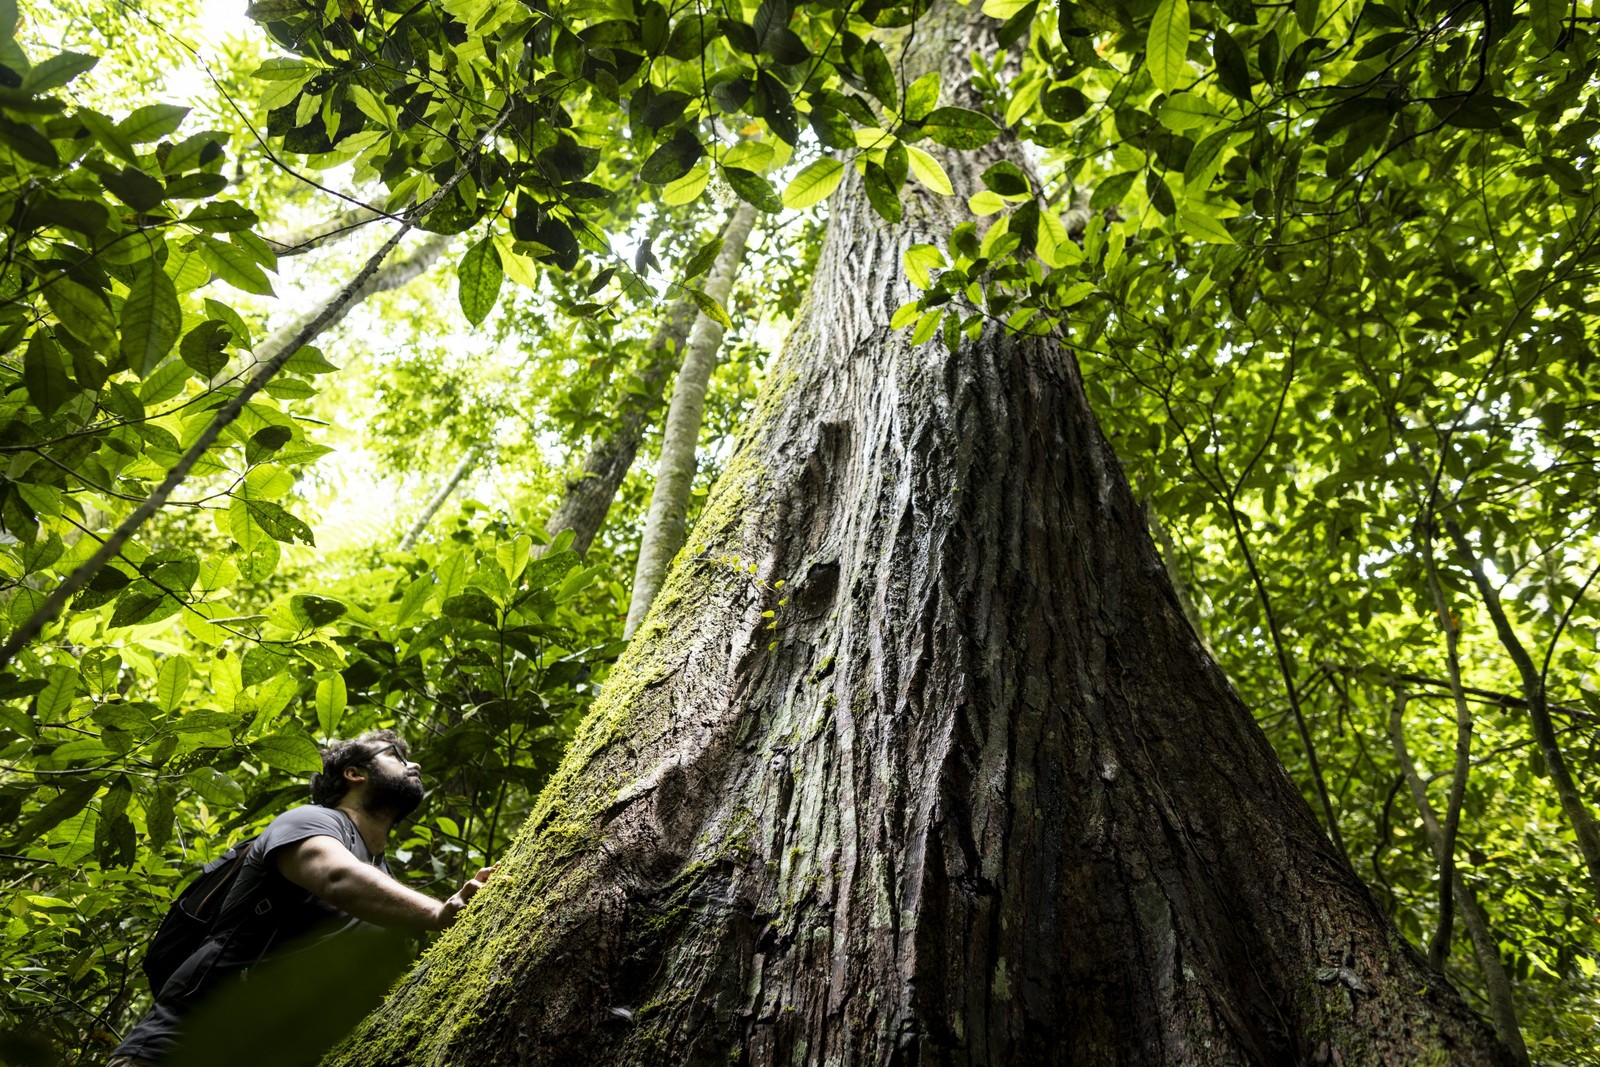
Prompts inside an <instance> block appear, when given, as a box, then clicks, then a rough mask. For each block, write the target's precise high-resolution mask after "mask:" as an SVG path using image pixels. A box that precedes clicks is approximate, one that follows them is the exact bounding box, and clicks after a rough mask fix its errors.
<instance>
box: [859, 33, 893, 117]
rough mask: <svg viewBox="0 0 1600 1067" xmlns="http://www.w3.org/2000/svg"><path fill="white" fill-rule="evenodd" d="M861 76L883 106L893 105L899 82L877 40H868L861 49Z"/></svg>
mask: <svg viewBox="0 0 1600 1067" xmlns="http://www.w3.org/2000/svg"><path fill="white" fill-rule="evenodd" d="M861 77H862V78H863V79H864V80H865V81H866V83H867V89H868V90H869V91H870V92H871V93H872V95H873V96H875V97H877V98H878V99H879V100H881V101H882V102H883V104H884V106H885V107H891V108H892V107H894V106H895V103H896V101H898V100H899V97H900V84H899V81H898V80H897V79H896V78H895V75H894V67H893V66H891V65H890V63H889V57H888V56H886V55H884V54H883V46H882V45H880V44H878V42H877V41H868V42H867V46H866V48H864V49H862V51H861Z"/></svg>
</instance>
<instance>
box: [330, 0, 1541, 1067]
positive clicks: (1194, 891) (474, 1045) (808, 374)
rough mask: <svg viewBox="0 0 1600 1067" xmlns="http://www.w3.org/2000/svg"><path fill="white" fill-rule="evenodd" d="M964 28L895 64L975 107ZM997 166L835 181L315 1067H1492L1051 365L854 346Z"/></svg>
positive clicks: (948, 165)
mask: <svg viewBox="0 0 1600 1067" xmlns="http://www.w3.org/2000/svg"><path fill="white" fill-rule="evenodd" d="M997 26H998V24H997V23H993V22H992V21H989V20H984V19H981V18H980V17H979V16H978V12H977V5H973V6H972V7H971V8H959V7H956V6H955V5H937V6H935V7H934V9H933V10H932V11H931V12H929V13H928V14H927V15H926V16H924V19H923V20H922V22H921V23H920V24H919V25H918V27H917V35H916V38H917V40H918V41H919V42H924V43H925V45H926V50H925V51H924V52H923V53H921V54H919V55H913V56H911V57H908V59H907V61H906V63H905V64H904V69H903V74H904V76H905V77H906V78H907V79H910V78H913V77H915V76H916V75H917V74H919V73H921V72H922V71H924V70H927V69H929V68H930V67H933V66H935V65H939V66H942V68H943V69H942V77H943V84H944V86H945V88H946V94H945V100H944V102H945V103H953V104H961V105H966V106H982V105H981V102H980V101H979V100H978V98H977V94H976V92H975V91H973V90H972V89H971V88H970V86H969V84H968V80H969V78H970V77H971V71H972V65H971V63H970V61H969V58H968V57H969V56H970V55H971V53H972V52H973V51H974V50H980V51H982V52H984V53H988V54H992V53H993V48H994V45H993V41H992V38H991V36H990V34H991V32H992V30H991V28H990V27H997ZM930 60H932V61H933V62H930ZM1004 147H1005V146H1003V145H996V146H994V147H993V148H992V149H990V150H986V151H981V152H975V153H972V154H970V155H968V156H965V157H961V158H949V157H947V158H945V159H944V160H943V162H944V165H945V169H946V170H947V171H948V172H949V173H950V177H951V179H952V182H953V184H954V186H955V189H956V192H957V195H956V196H954V197H951V198H937V199H936V198H933V197H931V195H928V196H925V195H924V194H922V193H921V192H908V193H907V197H908V199H909V200H910V203H908V204H907V221H906V222H905V223H904V224H902V225H898V226H886V225H885V224H883V223H882V222H881V221H880V220H879V219H878V218H877V217H876V215H875V214H873V212H872V211H871V209H870V207H869V206H868V203H867V200H866V197H865V194H864V191H863V189H862V185H861V182H860V179H859V178H858V177H857V176H856V175H855V174H854V173H853V172H847V175H846V179H845V182H844V184H843V185H842V186H841V188H840V191H839V192H838V193H836V194H835V196H834V198H833V200H832V202H831V204H830V212H829V230H828V236H827V238H826V242H825V245H824V247H823V249H822V252H821V255H820V258H819V263H818V268H817V274H816V276H815V279H814V281H813V284H812V289H811V294H810V296H809V298H808V300H807V303H806V305H805V308H804V309H803V311H802V313H801V315H800V317H799V319H798V321H797V323H796V325H795V329H794V332H793V335H792V337H791V341H790V343H789V344H788V345H787V346H786V347H785V349H784V351H783V352H782V353H781V354H780V355H779V356H778V357H777V359H776V360H775V361H774V365H773V366H772V368H771V369H770V371H769V373H768V375H767V379H766V384H765V386H764V388H763V393H762V397H761V399H760V401H759V404H758V409H757V412H756V414H755V415H754V417H753V421H752V423H751V425H750V427H749V430H748V433H747V436H746V438H745V439H744V441H743V444H742V446H741V447H740V449H739V451H738V452H737V454H736V455H735V456H734V458H733V459H732V460H731V461H730V463H729V465H728V468H727V469H726V470H725V471H724V473H723V475H722V477H721V478H720V479H719V480H718V483H717V486H716V488H715V489H714V490H713V492H712V495H711V499H710V500H709V502H708V504H707V507H706V510H705V512H704V514H703V515H702V517H701V519H700V521H699V522H698V523H697V524H696V526H695V529H694V531H693V533H692V535H691V537H690V540H689V542H688V544H687V545H686V546H685V548H684V550H683V552H682V553H681V554H680V556H679V559H678V563H677V565H676V566H675V567H674V568H673V569H672V571H671V572H670V573H669V575H668V578H667V581H666V583H665V584H664V586H663V587H662V589H661V591H660V593H659V594H658V596H657V598H656V601H655V604H654V606H653V607H652V609H651V612H650V615H649V617H648V618H647V619H646V621H645V622H644V624H643V625H642V626H641V627H640V628H639V631H638V633H637V634H636V635H635V639H634V641H633V642H632V643H631V644H630V646H629V648H628V651H627V652H625V653H624V655H623V658H622V659H621V660H620V661H619V662H618V664H617V665H616V667H615V668H614V669H613V671H612V674H611V675H610V678H609V680H608V682H607V685H606V689H605V691H604V693H603V694H602V695H601V697H600V699H599V701H598V702H597V704H596V706H595V709H594V711H593V712H592V713H591V715H590V716H589V718H588V719H587V720H586V722H585V724H584V726H583V728H582V729H581V730H580V732H579V735H578V737H577V739H576V740H575V741H574V743H573V745H572V747H571V748H570V749H569V751H568V754H567V756H566V759H565V760H564V762H563V764H562V767H561V769H560V771H558V772H557V775H556V776H555V778H554V779H553V780H552V782H551V784H550V785H549V786H548V787H547V788H546V790H545V791H544V793H543V794H542V795H541V797H540V800H539V803H538V806H537V807H536V809H535V811H534V812H533V814H532V815H531V816H530V817H529V819H528V821H527V823H526V824H525V826H524V827H523V830H522V832H521V834H520V835H519V837H518V839H517V841H516V842H515V843H514V844H513V845H512V846H511V847H510V848H509V849H508V850H507V852H506V853H505V855H504V856H503V858H502V859H501V861H500V874H499V876H497V878H496V879H495V880H494V881H493V882H491V883H490V884H489V886H488V887H487V889H485V890H484V894H483V896H481V897H480V898H479V903H478V904H477V905H475V906H474V907H473V908H472V909H469V910H468V911H467V912H466V913H465V915H464V917H463V919H462V921H461V922H460V923H458V924H457V925H456V926H455V927H454V928H453V929H452V930H450V931H449V932H447V933H446V934H445V935H444V936H443V937H442V938H441V939H440V941H439V942H438V943H437V944H436V945H435V946H434V947H433V949H432V950H431V951H430V952H429V954H428V955H427V956H426V957H425V958H424V959H423V961H422V963H421V964H420V965H419V967H418V968H417V969H416V970H415V971H414V972H413V973H412V975H411V976H410V977H409V978H408V979H407V980H406V981H404V982H403V983H402V984H401V985H400V986H399V987H397V989H396V990H395V991H394V993H393V994H392V995H391V997H390V999H389V1001H388V1002H387V1004H386V1005H385V1006H384V1008H383V1009H382V1010H380V1011H379V1012H378V1013H376V1014H375V1015H373V1016H372V1017H371V1018H369V1019H368V1020H367V1022H366V1023H364V1024H363V1025H362V1026H361V1027H359V1028H358V1029H357V1030H356V1031H355V1033H353V1034H352V1035H351V1036H350V1037H349V1038H348V1039H347V1040H346V1042H345V1043H344V1044H343V1045H341V1046H340V1048H339V1049H338V1050H336V1051H335V1053H334V1054H333V1055H332V1057H331V1058H330V1060H329V1061H327V1062H329V1063H330V1064H335V1065H354V1064H363V1065H386V1067H387V1065H400V1064H406V1065H414V1067H422V1065H428V1067H435V1065H453V1064H461V1065H467V1064H471V1065H473V1067H494V1065H499V1064H558V1063H559V1064H654V1063H676V1064H713V1063H721V1064H725V1063H729V1062H738V1063H746V1064H753V1065H766V1064H778V1063H783V1064H789V1063H806V1064H810V1063H838V1064H851V1065H854V1064H861V1065H875V1064H884V1065H887V1064H906V1065H909V1064H945V1063H951V1064H1034V1063H1063V1064H1064V1063H1081V1064H1094V1065H1097V1067H1098V1065H1119V1064H1130V1065H1131V1064H1139V1065H1144V1064H1174V1063H1252V1064H1277V1063H1305V1064H1319V1063H1322V1064H1329V1063H1344V1064H1357V1063H1362V1064H1366V1063H1384V1064H1402V1063H1430V1064H1434V1063H1444V1062H1448V1063H1452V1064H1490V1063H1507V1062H1510V1060H1509V1058H1508V1057H1507V1054H1506V1053H1505V1052H1504V1050H1502V1049H1500V1048H1499V1047H1498V1045H1497V1044H1496V1042H1495V1040H1494V1038H1493V1036H1492V1034H1490V1033H1489V1032H1488V1030H1487V1028H1486V1027H1485V1026H1484V1025H1483V1024H1482V1022H1481V1020H1479V1019H1477V1018H1476V1016H1474V1015H1473V1014H1472V1013H1471V1012H1470V1011H1469V1010H1468V1009H1467V1008H1466V1007H1465V1005H1464V1004H1463V1003H1462V1002H1461V1000H1460V998H1459V997H1458V996H1457V995H1456V994H1455V992H1454V991H1453V990H1452V989H1451V988H1450V987H1449V986H1448V985H1447V984H1446V983H1445V982H1444V981H1443V980H1442V979H1441V978H1440V977H1439V976H1438V975H1437V974H1436V973H1434V972H1432V971H1431V970H1430V969H1429V968H1428V967H1427V965H1426V963H1425V961H1423V960H1422V959H1421V958H1420V957H1419V956H1418V955H1417V954H1416V952H1415V951H1414V950H1413V949H1412V948H1411V947H1410V946H1408V945H1407V944H1406V943H1405V942H1404V940H1403V939H1402V938H1401V937H1400V936H1399V935H1398V934H1397V933H1396V932H1395V930H1394V929H1393V927H1392V926H1391V925H1390V924H1389V923H1388V921H1387V920H1386V919H1385V917H1384V916H1383V913H1382V910H1381V909H1380V908H1379V906H1378V905H1377V903H1376V901H1375V900H1374V899H1373V898H1372V896H1371V894H1370V893H1369V892H1368V891H1367V890H1366V888H1365V887H1364V886H1363V885H1362V884H1361V882H1360V880H1359V879H1357V877H1356V876H1355V873H1354V872H1353V871H1352V870H1351V869H1350V867H1349V865H1348V863H1347V862H1346V861H1345V860H1344V859H1343V858H1342V857H1341V856H1340V855H1339V853H1338V852H1337V851H1336V850H1335V849H1334V848H1333V847H1332V845H1331V844H1330V843H1329V841H1328V838H1327V836H1326V835H1325V834H1324V833H1323V831H1322V830H1321V829H1320V828H1319V826H1318V825H1317V821H1316V819H1315V817H1314V816H1313V815H1312V813H1311V811H1310V809H1309V808H1308V807H1307V805H1306V803H1305V801H1304V799H1303V798H1302V797H1301V795H1300V792H1299V790H1298V789H1297V787H1296V786H1295V785H1294V783H1293V782H1292V781H1291V780H1290V779H1289V777H1288V775H1287V774H1286V772H1285V771H1284V768H1283V765H1282V764H1281V763H1280V762H1279V761H1278V759H1277V757H1276V756H1275V755H1274V753H1273V752H1272V749H1271V747H1270V745H1269V744H1268V742H1267V740H1266V738H1265V736H1264V735H1263V733H1262V732H1261V730H1260V729H1259V728H1258V727H1257V726H1256V724H1255V722H1254V720H1253V718H1252V716H1251V714H1250V712H1249V710H1248V709H1247V708H1245V707H1244V706H1243V704H1242V703H1241V702H1240V700H1239V698H1238V695H1237V694H1236V693H1235V692H1234V690H1233V689H1232V687H1231V686H1230V685H1229V684H1228V681H1227V679H1226V678H1225V677H1224V675H1223V674H1222V672H1221V670H1220V669H1219V668H1218V667H1217V666H1216V664H1215V662H1213V661H1212V660H1211V658H1210V657H1209V656H1207V655H1206V654H1205V651H1204V650H1203V649H1202V648H1201V646H1200V645H1199V643H1198V642H1197V641H1195V639H1194V637H1193V634H1192V632H1191V630H1190V628H1189V625H1188V622H1187V620H1186V619H1185V618H1184V617H1183V613H1182V610H1181V609H1180V607H1179V606H1178V603H1177V600H1176V598H1175V597H1174V595H1173V593H1172V588H1171V585H1170V583H1169V582H1168V581H1167V579H1166V577H1165V574H1164V572H1163V569H1162V567H1161V563H1160V560H1159V557H1158V556H1157V554H1156V552H1155V549H1154V547H1153V545H1152V544H1151V541H1150V538H1149V535H1148V533H1147V532H1146V531H1145V529H1144V525H1143V517H1142V514H1141V512H1140V509H1139V507H1138V505H1137V504H1136V502H1135V501H1134V499H1133V495H1132V493H1131V492H1130V491H1129V489H1128V485H1127V482H1126V480H1125V478H1124V477H1123V474H1122V471H1121V468H1120V467H1119V466H1118V464H1117V461H1116V458H1115V454H1114V453H1113V451H1112V449H1111V448H1110V446H1109V444H1108V443H1107V442H1106V441H1105V439H1104V437H1103V436H1102V435H1101V434H1100V432H1099V429H1098V427H1097V426H1096V423H1095V419H1094V416H1093V414H1092V412H1091V411H1090V409H1089V407H1088V402H1087V400H1086V398H1085V395H1084V391H1083V384H1082V380H1081V377H1080V375H1079V372H1078V368H1077V366H1076V364H1075V363H1074V361H1073V359H1072V358H1071V355H1070V353H1069V351H1067V350H1066V349H1064V348H1063V347H1062V346H1061V345H1060V344H1059V343H1057V342H1056V341H1054V340H1053V339H1048V338H1033V337H1017V336H1009V335H1006V334H1005V333H1004V332H1003V331H1001V330H999V329H998V328H995V327H991V328H989V329H988V330H987V331H986V332H985V333H984V334H983V335H982V336H981V337H980V338H979V339H978V340H976V341H963V342H961V343H960V344H959V346H958V347H957V348H956V350H955V351H954V352H948V351H946V350H945V349H944V348H943V347H942V346H941V345H939V344H937V343H934V344H928V345H922V346H920V347H916V348H913V347H912V346H911V345H910V343H909V339H908V337H907V336H906V335H905V334H904V333H903V332H897V331H891V330H890V329H889V326H888V323H889V320H890V317H891V315H892V314H893V312H894V310H895V309H896V308H897V307H898V306H899V305H900V304H901V303H903V302H905V301H906V300H907V299H910V298H911V297H912V295H913V293H912V290H911V289H910V287H909V285H907V283H906V282H905V281H904V279H903V277H902V271H901V261H902V254H903V252H904V250H905V249H906V248H907V247H908V246H909V245H911V244H913V243H920V242H924V241H929V240H939V239H941V238H942V237H943V236H944V235H945V234H947V233H948V232H949V229H950V227H951V226H952V225H954V224H955V223H956V222H957V221H958V220H962V219H964V218H966V217H967V216H966V212H965V208H964V205H965V203H966V198H967V196H968V195H969V194H970V193H972V192H973V191H974V190H975V189H976V188H978V178H977V175H978V174H979V173H980V172H981V171H982V170H983V168H984V167H985V166H987V165H988V164H990V163H993V162H995V160H996V159H997V158H998V157H999V156H1000V154H1001V152H1002V151H1004ZM734 561H737V565H735V563H734ZM752 564H753V565H754V571H753V572H752V570H751V565H752ZM780 581H781V582H782V583H783V585H782V586H781V587H779V584H778V583H779V582H780ZM769 612H770V613H772V617H771V618H770V619H769V618H768V617H767V613H769Z"/></svg>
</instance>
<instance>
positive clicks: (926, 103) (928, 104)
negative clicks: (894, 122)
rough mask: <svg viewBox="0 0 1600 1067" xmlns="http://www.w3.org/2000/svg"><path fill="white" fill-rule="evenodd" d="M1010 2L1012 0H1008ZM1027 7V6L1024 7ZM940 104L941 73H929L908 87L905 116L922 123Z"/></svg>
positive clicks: (933, 71) (911, 120)
mask: <svg viewBox="0 0 1600 1067" xmlns="http://www.w3.org/2000/svg"><path fill="white" fill-rule="evenodd" d="M1007 2H1010V0H1007ZM1024 6H1026V5H1024ZM938 104H939V72H938V71H936V70H932V71H929V72H928V73H926V74H924V75H923V76H922V77H920V78H918V79H917V80H916V81H914V82H912V83H911V84H910V85H908V86H906V105H905V109H904V110H905V116H906V119H907V120H908V121H910V122H920V121H922V120H923V119H925V118H927V117H928V113H929V112H930V111H932V110H933V109H934V108H935V107H937V106H938Z"/></svg>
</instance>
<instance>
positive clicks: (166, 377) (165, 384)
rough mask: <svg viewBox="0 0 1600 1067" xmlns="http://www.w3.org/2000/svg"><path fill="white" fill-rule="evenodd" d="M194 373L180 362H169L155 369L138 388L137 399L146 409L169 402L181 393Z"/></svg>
mask: <svg viewBox="0 0 1600 1067" xmlns="http://www.w3.org/2000/svg"><path fill="white" fill-rule="evenodd" d="M193 373H194V372H193V371H192V370H191V369H190V368H189V366H188V365H187V364H185V363H184V362H183V361H181V360H176V359H174V360H169V361H168V362H166V363H163V364H161V366H159V367H157V368H156V369H155V372H154V373H152V374H151V375H150V377H148V378H146V379H145V380H144V384H143V385H141V386H140V387H139V399H140V400H142V401H144V404H145V406H146V407H154V406H155V405H157V404H159V403H161V402H162V401H163V400H171V399H172V398H173V397H175V396H177V395H178V394H179V393H181V392H183V385H184V383H185V382H187V381H188V380H189V375H191V374H193Z"/></svg>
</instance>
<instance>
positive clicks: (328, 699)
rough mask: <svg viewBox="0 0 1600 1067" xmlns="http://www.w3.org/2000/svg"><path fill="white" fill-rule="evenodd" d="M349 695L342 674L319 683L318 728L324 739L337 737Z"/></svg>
mask: <svg viewBox="0 0 1600 1067" xmlns="http://www.w3.org/2000/svg"><path fill="white" fill-rule="evenodd" d="M348 702H349V693H348V690H347V689H346V688H345V682H344V676H343V675H342V674H337V673H335V674H331V675H329V676H328V677H326V678H324V679H322V680H321V681H319V682H318V683H317V699H316V704H317V727H318V729H320V730H321V731H322V735H323V736H324V737H336V736H338V733H339V721H340V720H341V719H342V718H344V709H345V705H346V704H347V703H348Z"/></svg>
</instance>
